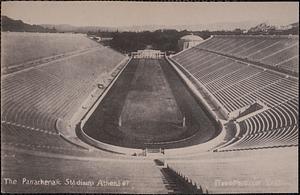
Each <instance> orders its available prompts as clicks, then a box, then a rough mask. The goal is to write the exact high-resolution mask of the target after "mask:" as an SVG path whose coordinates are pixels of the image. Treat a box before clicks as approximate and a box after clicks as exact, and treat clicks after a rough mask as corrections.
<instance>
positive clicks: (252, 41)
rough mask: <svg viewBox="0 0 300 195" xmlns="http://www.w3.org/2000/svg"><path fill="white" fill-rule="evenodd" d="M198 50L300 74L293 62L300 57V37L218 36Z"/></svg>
mask: <svg viewBox="0 0 300 195" xmlns="http://www.w3.org/2000/svg"><path fill="white" fill-rule="evenodd" d="M197 48H201V49H206V50H209V51H214V52H219V53H223V54H227V55H232V56H235V57H239V58H243V59H248V60H250V61H256V62H260V63H263V64H267V65H270V66H277V67H278V68H281V69H285V70H289V71H292V72H299V69H298V68H297V62H298V61H296V60H293V59H294V58H297V57H298V56H299V38H298V36H292V37H289V36H216V37H214V38H212V39H210V40H209V41H207V42H206V43H204V44H200V45H198V46H197ZM285 62H288V63H287V64H285V65H283V66H280V64H283V63H285Z"/></svg>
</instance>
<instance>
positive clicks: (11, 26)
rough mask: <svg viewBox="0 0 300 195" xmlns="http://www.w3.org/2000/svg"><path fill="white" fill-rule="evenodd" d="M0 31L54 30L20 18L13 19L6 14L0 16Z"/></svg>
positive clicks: (54, 30)
mask: <svg viewBox="0 0 300 195" xmlns="http://www.w3.org/2000/svg"><path fill="white" fill-rule="evenodd" d="M1 31H11V32H56V29H55V28H51V29H50V28H44V27H42V26H40V25H31V24H27V23H24V22H23V21H22V20H14V19H11V18H9V17H7V16H1Z"/></svg>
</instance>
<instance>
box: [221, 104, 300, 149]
mask: <svg viewBox="0 0 300 195" xmlns="http://www.w3.org/2000/svg"><path fill="white" fill-rule="evenodd" d="M297 108H298V100H297V99H292V100H289V101H287V102H285V103H283V104H280V105H278V106H276V107H273V108H272V109H268V110H266V111H264V112H262V113H259V114H257V115H254V116H252V117H250V118H248V119H246V120H244V121H241V122H240V123H239V125H240V128H241V131H242V132H244V136H243V137H242V138H241V139H240V140H239V141H237V142H236V143H234V144H232V145H230V146H229V147H226V148H224V149H223V150H238V149H249V148H258V147H272V146H284V145H297V143H298V138H297V137H298V128H299V126H298V117H299V114H298V111H297Z"/></svg>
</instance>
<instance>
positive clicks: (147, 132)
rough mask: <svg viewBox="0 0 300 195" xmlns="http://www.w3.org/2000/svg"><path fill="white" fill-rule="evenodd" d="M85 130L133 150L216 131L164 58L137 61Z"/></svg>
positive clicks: (188, 141)
mask: <svg viewBox="0 0 300 195" xmlns="http://www.w3.org/2000/svg"><path fill="white" fill-rule="evenodd" d="M183 117H185V118H186V119H185V122H186V126H185V127H183ZM83 130H84V131H85V132H86V133H87V134H88V135H89V136H91V137H93V138H95V139H98V140H100V141H103V142H105V143H110V144H114V145H119V146H125V147H134V148H145V147H149V148H152V147H155V148H157V147H162V148H174V147H182V146H189V145H194V144H198V143H203V142H206V141H208V140H210V139H212V138H213V137H214V136H216V134H217V132H218V128H217V127H216V125H215V123H214V122H213V120H212V119H211V118H210V117H209V116H208V114H207V112H206V111H205V109H204V108H203V107H202V106H201V105H200V104H199V102H197V101H196V100H195V98H194V96H193V95H192V94H191V92H190V91H189V90H188V89H187V87H186V86H185V84H184V83H183V81H181V79H180V78H179V77H178V75H177V74H176V72H175V71H174V70H173V69H172V67H171V66H170V65H169V64H168V63H167V62H166V60H164V59H160V60H158V59H133V60H132V61H131V62H130V63H129V64H128V66H127V68H125V70H124V72H123V73H122V74H121V75H120V77H119V78H118V80H117V81H116V83H115V84H114V86H113V87H112V88H111V89H110V91H109V92H108V93H107V95H106V96H105V97H104V99H103V100H102V102H101V103H100V105H99V106H98V107H97V109H96V110H95V111H94V113H93V114H92V115H91V117H90V118H89V119H88V121H87V123H86V124H85V126H84V127H83Z"/></svg>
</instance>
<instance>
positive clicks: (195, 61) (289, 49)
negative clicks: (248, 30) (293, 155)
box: [172, 36, 299, 148]
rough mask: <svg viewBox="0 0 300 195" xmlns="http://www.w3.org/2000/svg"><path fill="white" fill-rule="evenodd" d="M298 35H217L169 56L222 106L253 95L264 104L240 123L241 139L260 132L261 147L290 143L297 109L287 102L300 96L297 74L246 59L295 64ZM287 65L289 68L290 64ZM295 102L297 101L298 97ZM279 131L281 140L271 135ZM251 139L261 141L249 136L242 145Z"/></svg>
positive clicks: (246, 101)
mask: <svg viewBox="0 0 300 195" xmlns="http://www.w3.org/2000/svg"><path fill="white" fill-rule="evenodd" d="M297 40H298V38H295V37H292V38H289V37H264V36H216V37H214V38H212V39H210V40H208V41H206V42H204V43H202V44H199V45H198V46H196V47H194V48H191V49H188V50H186V51H183V52H181V53H179V54H178V55H175V56H174V57H172V58H173V60H174V61H176V62H177V63H179V64H180V65H181V66H183V67H184V68H185V69H186V70H187V71H188V72H190V73H191V74H192V75H193V76H194V77H195V78H196V79H197V80H198V81H199V82H200V83H201V84H202V85H204V87H206V89H207V90H208V91H209V92H210V93H211V95H213V96H214V97H215V98H216V99H217V100H218V101H219V103H220V104H222V105H223V107H224V108H225V109H226V111H227V112H229V113H231V112H233V111H236V110H239V109H241V108H243V107H245V106H248V105H250V104H253V103H254V102H256V101H260V102H262V103H264V104H265V105H266V106H268V107H269V109H268V110H267V111H265V112H263V113H261V114H259V115H257V116H254V117H251V118H249V120H246V121H245V122H244V121H243V122H241V123H240V125H241V126H242V128H241V132H242V134H244V135H245V136H247V139H245V140H248V139H249V140H252V138H253V139H254V140H256V137H261V136H262V137H264V138H265V140H264V141H265V142H266V144H264V147H267V146H268V147H271V146H277V145H293V144H295V143H296V142H295V140H296V139H295V136H296V135H298V128H297V127H298V126H297V125H298V122H296V121H297V117H298V114H295V113H297V111H296V109H295V107H293V106H291V105H290V103H291V102H294V99H295V98H298V96H299V94H298V82H299V80H298V78H295V77H287V76H286V75H285V74H281V73H280V70H278V72H276V71H271V70H268V69H266V67H260V66H259V65H257V64H256V65H254V64H251V60H252V61H259V62H261V63H265V64H267V65H272V66H285V65H287V63H288V62H290V61H291V59H292V60H293V63H296V64H299V63H298V62H296V61H295V60H294V59H297V58H298V50H299V48H298V47H299V46H298V42H297ZM197 49H199V50H198V51H197ZM189 53H191V55H189ZM197 53H198V55H197ZM191 56H192V59H191V58H190V57H191ZM231 56H232V57H231ZM295 56H296V57H295ZM237 58H243V59H245V58H248V60H250V62H249V64H247V63H245V62H241V61H239V60H237ZM253 63H254V62H253ZM285 63H286V64H285ZM287 66H288V69H289V70H291V68H292V67H293V66H295V65H292V66H290V65H287ZM295 67H296V66H295ZM297 67H298V65H297ZM294 69H295V68H294ZM294 104H295V105H298V102H294ZM259 121H260V122H259ZM261 121H265V122H261ZM250 129H251V130H250ZM270 130H272V131H270ZM283 132H284V134H283V135H284V136H287V137H286V138H287V139H286V142H284V141H282V142H280V141H278V140H277V139H278V137H277V136H276V135H281V133H283ZM287 132H290V133H287ZM276 133H277V134H276ZM254 134H255V136H254ZM258 135H260V136H258ZM272 136H273V137H272ZM257 139H258V138H257ZM272 139H274V140H277V141H274V140H273V141H272ZM288 142H290V144H288ZM261 143H263V142H261ZM251 144H252V147H263V146H262V145H261V144H257V143H256V142H249V145H246V146H245V148H247V147H248V148H249V147H250V146H251Z"/></svg>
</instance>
